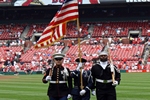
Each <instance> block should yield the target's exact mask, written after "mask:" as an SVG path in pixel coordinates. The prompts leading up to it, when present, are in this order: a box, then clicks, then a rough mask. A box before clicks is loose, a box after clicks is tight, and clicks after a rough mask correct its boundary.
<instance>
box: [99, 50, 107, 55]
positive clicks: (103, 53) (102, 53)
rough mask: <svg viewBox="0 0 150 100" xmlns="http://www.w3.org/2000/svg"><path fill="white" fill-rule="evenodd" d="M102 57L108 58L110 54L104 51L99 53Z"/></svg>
mask: <svg viewBox="0 0 150 100" xmlns="http://www.w3.org/2000/svg"><path fill="white" fill-rule="evenodd" d="M101 55H106V56H108V53H107V52H105V51H102V52H100V53H99V56H101Z"/></svg>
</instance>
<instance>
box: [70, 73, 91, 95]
mask: <svg viewBox="0 0 150 100" xmlns="http://www.w3.org/2000/svg"><path fill="white" fill-rule="evenodd" d="M71 77H72V78H74V88H73V89H72V91H71V94H73V95H80V94H79V92H80V91H81V88H80V86H81V76H80V71H76V70H75V71H73V72H72V73H71ZM82 79H83V87H84V88H83V89H85V90H86V93H88V92H90V89H91V88H92V86H93V80H92V77H91V72H90V71H83V73H82Z"/></svg>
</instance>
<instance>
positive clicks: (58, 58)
mask: <svg viewBox="0 0 150 100" xmlns="http://www.w3.org/2000/svg"><path fill="white" fill-rule="evenodd" d="M62 59H63V58H55V60H57V61H58V60H62Z"/></svg>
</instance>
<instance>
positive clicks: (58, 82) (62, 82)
mask: <svg viewBox="0 0 150 100" xmlns="http://www.w3.org/2000/svg"><path fill="white" fill-rule="evenodd" d="M50 83H66V81H50Z"/></svg>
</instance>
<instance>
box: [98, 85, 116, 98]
mask: <svg viewBox="0 0 150 100" xmlns="http://www.w3.org/2000/svg"><path fill="white" fill-rule="evenodd" d="M96 97H97V100H116V90H115V87H112V88H110V89H104V90H102V89H96Z"/></svg>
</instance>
